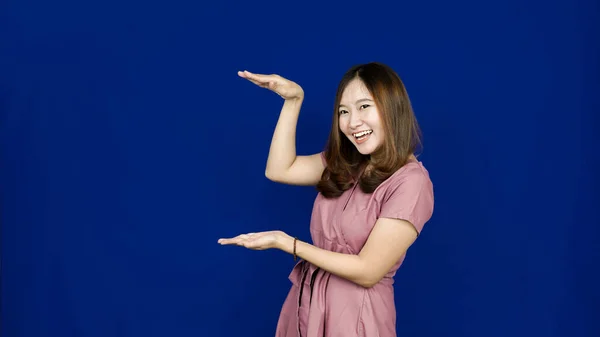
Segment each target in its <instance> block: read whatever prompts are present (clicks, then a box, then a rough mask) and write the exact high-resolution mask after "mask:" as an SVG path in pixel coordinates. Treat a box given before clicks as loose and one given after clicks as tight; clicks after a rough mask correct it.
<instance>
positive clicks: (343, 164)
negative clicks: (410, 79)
mask: <svg viewBox="0 0 600 337" xmlns="http://www.w3.org/2000/svg"><path fill="white" fill-rule="evenodd" d="M354 79H360V80H361V81H362V82H363V83H364V85H365V87H366V88H367V89H368V90H369V93H370V94H371V95H372V96H373V99H374V101H375V105H376V106H377V109H378V110H379V114H380V118H381V121H382V125H383V128H384V130H385V131H384V132H385V135H384V141H383V143H382V145H381V146H380V147H379V148H377V149H376V150H375V151H374V152H373V153H372V154H371V155H363V154H361V153H360V152H358V150H357V149H356V147H355V146H354V144H352V142H350V140H348V138H346V136H345V135H344V134H343V133H342V132H341V130H340V127H339V119H338V118H339V106H340V100H341V99H342V94H343V92H344V89H346V87H347V86H348V84H349V83H350V82H351V81H352V80H354ZM419 145H420V129H419V125H418V123H417V119H416V117H415V115H414V112H413V109H412V106H411V103H410V100H409V97H408V94H407V92H406V88H405V87H404V83H402V80H401V79H400V77H399V76H398V74H397V73H396V72H394V70H393V69H391V68H390V67H389V66H387V65H384V64H381V63H378V62H373V63H367V64H361V65H356V66H354V67H352V68H350V69H349V70H348V71H347V72H346V73H345V74H344V76H343V77H342V79H341V80H340V83H339V85H338V89H337V93H336V96H335V104H334V109H333V120H332V126H331V131H330V132H329V139H328V141H327V146H326V148H325V151H324V152H325V160H326V161H327V167H326V168H325V171H324V172H323V175H322V177H321V180H320V181H319V183H318V184H317V190H318V191H319V192H321V193H322V194H323V196H325V197H326V198H334V197H338V196H340V195H341V194H342V193H343V192H344V191H346V190H348V189H349V188H351V187H352V186H353V185H354V184H356V183H358V184H359V186H360V189H361V190H362V191H364V192H365V193H372V192H373V191H374V190H375V189H376V188H377V186H379V185H380V184H381V183H382V182H383V181H385V180H386V179H387V178H389V177H390V176H391V175H392V174H393V173H394V172H396V171H397V170H398V169H399V168H401V167H402V166H404V164H406V162H407V161H408V158H409V157H410V155H411V154H413V153H414V152H415V151H416V150H417V147H418V146H419ZM368 164H371V166H370V167H369V169H368V170H366V171H365V170H364V169H365V168H366V166H367V165H368ZM361 172H362V174H361Z"/></svg>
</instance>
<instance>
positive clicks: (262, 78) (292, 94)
mask: <svg viewBox="0 0 600 337" xmlns="http://www.w3.org/2000/svg"><path fill="white" fill-rule="evenodd" d="M238 75H239V76H240V77H242V78H245V79H247V80H248V81H250V82H252V83H254V84H256V85H258V86H259V87H261V88H267V89H269V90H271V91H273V92H275V93H276V94H278V95H279V96H281V97H282V98H284V99H298V98H304V90H303V89H302V87H300V86H299V85H298V84H297V83H295V82H293V81H290V80H288V79H286V78H283V77H281V76H279V75H277V74H272V75H264V74H254V73H251V72H249V71H247V70H244V71H238Z"/></svg>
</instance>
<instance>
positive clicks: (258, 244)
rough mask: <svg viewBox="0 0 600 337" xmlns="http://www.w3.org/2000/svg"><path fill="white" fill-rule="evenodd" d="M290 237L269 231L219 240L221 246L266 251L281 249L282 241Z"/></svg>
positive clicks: (282, 233)
mask: <svg viewBox="0 0 600 337" xmlns="http://www.w3.org/2000/svg"><path fill="white" fill-rule="evenodd" d="M287 237H289V236H288V235H287V234H285V233H284V232H282V231H268V232H260V233H248V234H240V235H238V236H236V237H233V238H223V239H219V240H218V241H217V242H218V243H219V244H221V245H236V246H243V247H246V248H248V249H254V250H265V249H269V248H281V247H280V246H281V243H282V240H284V239H285V238H287Z"/></svg>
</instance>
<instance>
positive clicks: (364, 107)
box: [360, 104, 369, 109]
mask: <svg viewBox="0 0 600 337" xmlns="http://www.w3.org/2000/svg"><path fill="white" fill-rule="evenodd" d="M368 107H369V105H368V104H363V105H361V106H360V108H361V109H366V108H368Z"/></svg>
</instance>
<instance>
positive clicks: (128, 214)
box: [0, 0, 600, 337]
mask: <svg viewBox="0 0 600 337" xmlns="http://www.w3.org/2000/svg"><path fill="white" fill-rule="evenodd" d="M0 8H1V10H0V55H1V56H0V60H1V63H0V89H1V90H0V139H1V143H0V151H1V152H0V160H1V162H0V183H1V185H0V187H1V193H0V197H1V199H0V202H1V204H0V211H1V225H2V228H1V229H2V249H1V253H2V270H1V291H2V292H1V294H2V301H1V318H2V326H1V335H2V336H4V337H30V336H31V337H33V336H35V337H46V336H85V337H96V336H98V337H106V336H115V337H120V336H143V337H150V336H181V337H183V336H247V337H253V336H256V337H258V336H273V332H274V331H275V325H276V322H277V318H278V314H279V309H280V307H281V304H282V303H283V300H284V298H285V296H286V294H287V291H288V290H289V287H290V286H291V284H290V282H289V281H288V279H287V276H288V273H289V272H290V270H291V268H292V266H293V260H292V257H291V256H289V255H286V254H285V253H283V252H281V251H274V250H273V251H260V252H257V251H249V250H245V249H243V248H239V247H222V246H219V245H218V244H217V239H218V238H220V237H226V236H232V235H236V234H238V233H241V232H249V231H260V230H270V229H281V230H284V231H286V232H287V233H289V234H292V235H297V236H299V237H300V238H301V239H303V240H310V237H309V233H308V224H309V221H310V211H311V207H312V202H313V199H314V197H315V195H316V194H315V193H316V192H315V190H314V189H313V188H310V187H292V186H283V185H278V184H275V183H272V182H270V181H268V180H267V179H266V178H265V177H264V168H265V163H266V158H267V153H268V148H269V144H270V140H271V135H272V132H273V128H274V126H275V123H276V121H277V117H278V113H279V109H280V108H281V104H282V100H281V99H280V97H279V96H277V95H275V94H273V93H271V92H269V91H267V90H265V89H261V88H258V87H256V86H254V85H252V84H251V83H249V82H247V81H245V80H243V79H241V78H238V77H237V74H236V73H237V71H238V70H243V69H247V70H250V71H254V72H258V73H277V74H280V75H282V76H284V77H287V78H289V79H292V80H294V81H296V82H298V83H299V84H300V85H302V86H303V88H304V90H305V92H306V99H305V103H304V106H303V110H302V112H301V116H300V120H299V125H298V133H297V149H298V153H300V154H309V153H314V152H318V151H320V150H321V149H322V148H323V147H324V145H325V141H326V138H327V133H328V130H329V126H330V122H331V114H332V107H333V98H334V94H335V89H336V86H337V83H338V81H339V79H340V77H341V76H342V74H343V73H344V72H345V71H346V70H347V69H348V68H349V67H350V66H352V65H354V64H357V63H364V62H369V61H379V62H383V63H387V64H389V65H390V66H392V67H393V68H394V69H395V70H396V71H397V72H398V73H399V74H400V76H401V77H402V78H403V80H404V81H405V84H406V86H407V88H408V91H409V95H410V97H411V99H412V102H413V105H414V108H415V112H416V114H417V117H418V119H419V121H420V123H421V127H422V129H423V133H424V151H423V154H422V156H421V157H420V159H421V160H422V161H423V162H424V164H425V165H426V167H427V168H428V169H429V171H430V173H431V177H432V180H433V182H434V186H435V198H436V206H435V211H434V215H433V218H432V219H431V221H430V222H429V223H428V224H427V225H426V227H425V230H424V232H423V234H422V236H421V237H420V238H419V239H418V240H417V242H416V243H415V245H414V246H413V247H412V248H411V249H410V251H409V253H408V258H407V260H406V262H405V265H404V266H403V267H402V268H401V269H400V271H399V273H398V275H397V277H396V285H395V289H396V304H397V310H398V324H397V325H398V334H399V336H413V337H416V336H460V337H470V336H473V337H482V336H486V337H495V336H498V337H505V336H514V337H516V336H528V337H529V336H544V337H555V336H556V337H558V336H572V337H576V336H599V335H600V323H598V317H600V290H599V288H598V284H600V276H598V271H599V268H598V266H599V265H600V248H598V247H600V240H599V237H600V229H599V227H600V226H599V225H600V221H599V219H598V216H597V211H596V210H594V207H597V206H598V205H599V204H600V203H599V198H598V194H597V190H598V188H599V187H600V186H599V183H598V175H597V173H598V172H599V171H600V163H599V160H598V136H597V132H598V124H597V123H598V117H597V115H598V111H599V108H600V106H599V104H598V102H599V101H598V96H597V93H598V92H599V90H600V86H599V82H600V81H599V78H600V76H599V75H600V71H599V70H600V68H599V62H598V60H600V54H599V52H598V41H600V36H599V34H598V32H599V31H600V29H598V13H599V10H598V3H597V2H595V1H591V0H588V1H567V0H561V1H552V2H547V1H540V0H529V1H516V0H510V1H503V2H481V1H458V2H456V1H453V2H447V1H441V0H436V1H425V2H423V1H413V2H391V1H390V2H387V3H386V2H368V3H358V4H355V3H344V2H338V3H336V4H329V3H326V2H310V3H306V2H291V3H290V2H276V1H273V2H270V3H266V2H262V3H254V2H241V1H240V2H238V3H228V2H220V3H217V2H212V3H201V2H193V1H181V0H173V1H170V2H166V1H165V2H144V1H138V0H125V1H96V2H85V1H84V2H81V1H66V0H61V1H52V2H44V1H35V0H22V1H4V2H3V3H2V5H1V6H0Z"/></svg>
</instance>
